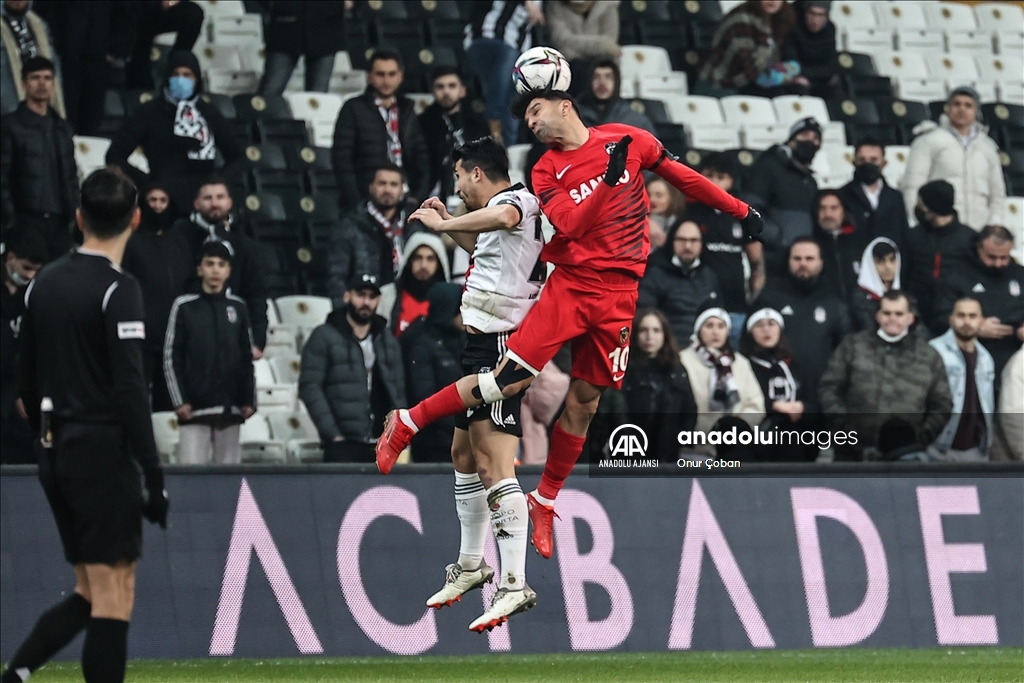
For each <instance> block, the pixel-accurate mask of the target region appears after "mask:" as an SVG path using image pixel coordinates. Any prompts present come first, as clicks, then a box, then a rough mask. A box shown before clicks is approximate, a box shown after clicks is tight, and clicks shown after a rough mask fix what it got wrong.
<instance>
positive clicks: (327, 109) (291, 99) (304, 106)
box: [284, 92, 341, 125]
mask: <svg viewBox="0 0 1024 683" xmlns="http://www.w3.org/2000/svg"><path fill="white" fill-rule="evenodd" d="M284 98H285V99H286V100H288V106H289V107H291V110H292V116H294V117H295V118H296V119H299V120H301V121H305V122H306V123H308V124H310V125H312V124H313V123H315V122H316V121H330V122H331V123H332V124H333V123H334V122H336V121H337V120H338V112H339V111H341V96H340V95H334V94H332V93H325V92H292V93H286V94H285V96H284Z"/></svg>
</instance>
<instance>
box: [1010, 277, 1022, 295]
mask: <svg viewBox="0 0 1024 683" xmlns="http://www.w3.org/2000/svg"><path fill="white" fill-rule="evenodd" d="M1010 296H1020V283H1019V282H1017V281H1016V280H1010Z"/></svg>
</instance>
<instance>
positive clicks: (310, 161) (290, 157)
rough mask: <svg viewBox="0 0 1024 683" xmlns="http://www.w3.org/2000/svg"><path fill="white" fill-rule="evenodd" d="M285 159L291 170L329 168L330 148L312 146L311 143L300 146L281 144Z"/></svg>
mask: <svg viewBox="0 0 1024 683" xmlns="http://www.w3.org/2000/svg"><path fill="white" fill-rule="evenodd" d="M283 148H284V157H285V161H286V162H287V164H288V168H289V169H291V170H293V171H303V172H305V171H311V170H312V171H321V170H327V171H329V170H331V150H330V149H322V148H319V147H314V146H313V145H311V144H308V145H302V146H294V147H290V146H283Z"/></svg>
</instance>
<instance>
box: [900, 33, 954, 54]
mask: <svg viewBox="0 0 1024 683" xmlns="http://www.w3.org/2000/svg"><path fill="white" fill-rule="evenodd" d="M896 47H897V49H898V50H899V52H945V51H946V37H945V36H944V35H943V33H942V31H928V30H920V29H914V30H902V29H897V30H896Z"/></svg>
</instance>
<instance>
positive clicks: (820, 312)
mask: <svg viewBox="0 0 1024 683" xmlns="http://www.w3.org/2000/svg"><path fill="white" fill-rule="evenodd" d="M827 317H828V316H827V315H826V314H825V309H824V308H822V307H821V306H818V307H817V308H815V309H814V322H816V323H819V324H820V323H823V322H825V320H826V319H827Z"/></svg>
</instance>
